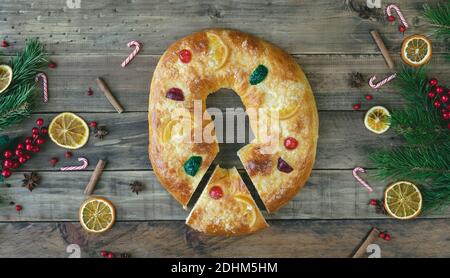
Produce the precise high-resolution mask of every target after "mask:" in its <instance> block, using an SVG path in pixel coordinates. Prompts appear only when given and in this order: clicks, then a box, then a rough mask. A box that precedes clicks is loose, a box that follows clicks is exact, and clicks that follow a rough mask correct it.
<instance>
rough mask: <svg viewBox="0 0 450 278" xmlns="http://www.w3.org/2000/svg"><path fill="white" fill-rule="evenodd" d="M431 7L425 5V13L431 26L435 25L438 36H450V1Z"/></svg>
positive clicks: (435, 32)
mask: <svg viewBox="0 0 450 278" xmlns="http://www.w3.org/2000/svg"><path fill="white" fill-rule="evenodd" d="M446 2H447V3H441V4H437V5H436V6H434V7H431V6H430V5H428V4H425V5H424V15H425V18H426V20H427V21H428V22H429V23H430V25H431V26H433V27H435V28H436V29H435V31H434V34H435V35H436V37H442V38H444V39H446V38H450V1H448V0H447V1H446Z"/></svg>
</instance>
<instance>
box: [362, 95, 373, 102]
mask: <svg viewBox="0 0 450 278" xmlns="http://www.w3.org/2000/svg"><path fill="white" fill-rule="evenodd" d="M364 98H365V99H367V100H368V101H371V100H372V99H373V96H372V95H365V96H364Z"/></svg>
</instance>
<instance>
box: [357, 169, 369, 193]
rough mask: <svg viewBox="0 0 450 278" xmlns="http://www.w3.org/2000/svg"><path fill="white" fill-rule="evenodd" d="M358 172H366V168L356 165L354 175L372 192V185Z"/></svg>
mask: <svg viewBox="0 0 450 278" xmlns="http://www.w3.org/2000/svg"><path fill="white" fill-rule="evenodd" d="M358 172H361V173H365V172H366V170H364V169H363V168H361V167H356V168H355V169H353V177H355V179H356V180H357V181H358V182H359V183H360V184H362V185H364V187H365V188H367V190H369V192H372V191H373V189H372V187H371V186H370V185H369V184H368V183H367V182H366V181H365V180H363V179H362V178H361V177H359V176H358Z"/></svg>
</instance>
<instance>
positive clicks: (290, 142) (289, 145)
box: [284, 137, 298, 150]
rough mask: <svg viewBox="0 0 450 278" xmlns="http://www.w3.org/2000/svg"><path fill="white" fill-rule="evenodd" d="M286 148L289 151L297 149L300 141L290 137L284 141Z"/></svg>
mask: <svg viewBox="0 0 450 278" xmlns="http://www.w3.org/2000/svg"><path fill="white" fill-rule="evenodd" d="M284 146H285V147H286V149H288V150H293V149H295V148H297V146H298V141H297V140H296V139H295V138H293V137H288V138H286V139H285V140H284Z"/></svg>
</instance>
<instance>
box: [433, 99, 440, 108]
mask: <svg viewBox="0 0 450 278" xmlns="http://www.w3.org/2000/svg"><path fill="white" fill-rule="evenodd" d="M433 105H434V107H436V108H439V107H441V103H440V102H439V100H435V101H434V103H433Z"/></svg>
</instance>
